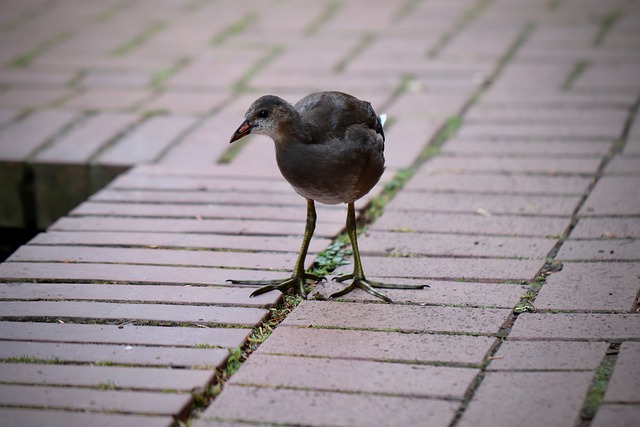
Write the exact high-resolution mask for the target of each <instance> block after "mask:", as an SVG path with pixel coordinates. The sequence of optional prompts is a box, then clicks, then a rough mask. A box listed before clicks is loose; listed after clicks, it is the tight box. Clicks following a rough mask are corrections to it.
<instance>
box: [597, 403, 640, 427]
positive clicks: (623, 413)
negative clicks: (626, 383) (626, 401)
mask: <svg viewBox="0 0 640 427" xmlns="http://www.w3.org/2000/svg"><path fill="white" fill-rule="evenodd" d="M638 417H640V405H616V404H610V403H604V404H602V405H600V407H599V408H598V411H597V412H596V415H595V417H594V418H593V421H592V422H591V425H592V426H594V427H607V426H619V427H633V426H635V425H636V424H637V423H638Z"/></svg>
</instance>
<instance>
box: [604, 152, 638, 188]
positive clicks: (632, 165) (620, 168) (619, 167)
mask: <svg viewBox="0 0 640 427" xmlns="http://www.w3.org/2000/svg"><path fill="white" fill-rule="evenodd" d="M604 173H605V175H638V174H640V158H637V157H614V158H613V159H611V161H610V162H609V163H608V164H607V167H606V168H605V169H604ZM631 180H633V178H631ZM636 182H637V181H636Z"/></svg>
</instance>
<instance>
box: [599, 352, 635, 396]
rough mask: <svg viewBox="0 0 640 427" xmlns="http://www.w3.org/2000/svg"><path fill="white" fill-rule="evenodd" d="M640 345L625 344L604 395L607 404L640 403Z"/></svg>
mask: <svg viewBox="0 0 640 427" xmlns="http://www.w3.org/2000/svg"><path fill="white" fill-rule="evenodd" d="M638 362H640V343H637V342H625V343H622V345H621V346H620V354H619V355H618V360H616V364H615V367H614V368H613V375H612V376H611V380H610V381H609V384H608V386H607V392H606V393H605V395H604V400H605V402H619V403H640V364H638Z"/></svg>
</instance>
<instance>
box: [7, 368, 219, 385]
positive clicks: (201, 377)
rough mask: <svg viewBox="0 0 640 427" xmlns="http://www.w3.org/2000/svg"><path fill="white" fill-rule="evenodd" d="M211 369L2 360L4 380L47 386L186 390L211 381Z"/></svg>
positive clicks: (13, 382)
mask: <svg viewBox="0 0 640 427" xmlns="http://www.w3.org/2000/svg"><path fill="white" fill-rule="evenodd" d="M213 376H214V374H213V373H212V372H207V371H201V370H186V369H167V368H133V367H120V366H83V365H39V364H32V363H28V364H16V363H11V364H9V363H3V364H2V365H0V380H1V381H2V382H3V383H12V384H23V385H29V384H31V385H50V386H86V387H92V386H93V387H97V386H99V385H101V384H111V385H112V386H113V387H114V388H118V389H122V388H124V389H126V388H138V389H139V388H141V386H142V388H143V389H146V390H175V391H183V392H184V391H186V392H189V391H191V390H192V389H194V388H204V387H206V386H207V385H208V384H210V383H211V381H213Z"/></svg>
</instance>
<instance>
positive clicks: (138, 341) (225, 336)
mask: <svg viewBox="0 0 640 427" xmlns="http://www.w3.org/2000/svg"><path fill="white" fill-rule="evenodd" d="M97 308H98V310H99V309H100V307H97ZM25 314H27V313H25ZM250 333H251V329H248V328H233V327H229V328H225V327H223V328H213V327H212V328H192V327H186V326H179V327H169V326H165V327H161V328H160V327H156V326H137V325H130V324H124V325H119V326H117V325H106V324H105V325H95V324H74V323H41V322H9V321H6V322H0V336H1V337H2V339H5V340H20V339H25V338H26V337H28V339H29V340H31V341H56V342H76V343H101V344H132V345H163V346H178V347H195V346H196V345H197V344H208V345H211V346H215V347H228V348H236V347H238V346H239V345H241V344H242V343H243V342H244V340H245V339H246V338H247V336H248V335H249V334H250Z"/></svg>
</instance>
